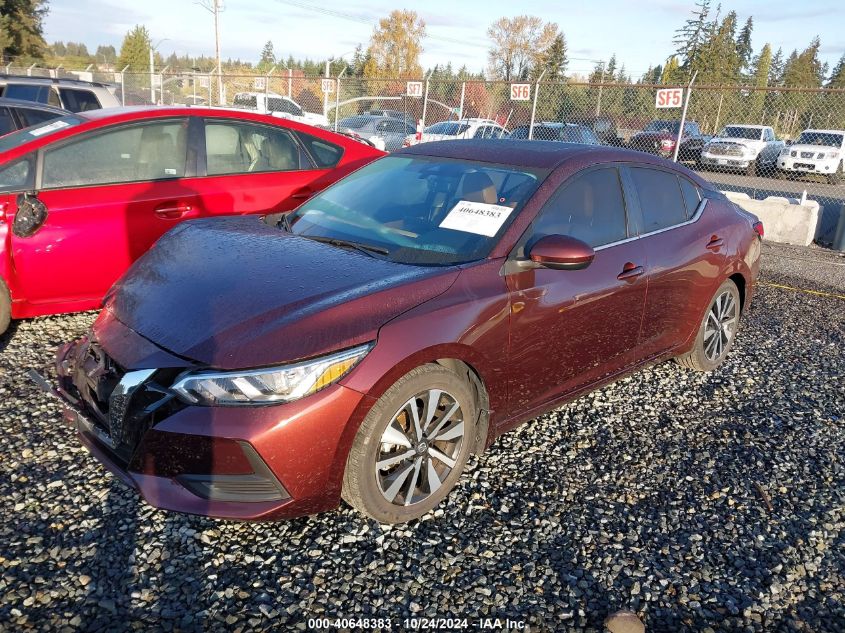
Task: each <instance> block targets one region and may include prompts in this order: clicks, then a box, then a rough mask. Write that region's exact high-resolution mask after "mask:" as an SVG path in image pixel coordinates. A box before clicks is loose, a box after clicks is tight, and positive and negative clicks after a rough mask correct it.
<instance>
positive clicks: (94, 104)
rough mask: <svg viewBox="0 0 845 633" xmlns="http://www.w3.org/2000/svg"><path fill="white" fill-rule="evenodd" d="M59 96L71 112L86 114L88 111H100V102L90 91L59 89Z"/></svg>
mask: <svg viewBox="0 0 845 633" xmlns="http://www.w3.org/2000/svg"><path fill="white" fill-rule="evenodd" d="M59 95H60V96H61V98H62V102H63V103H64V107H65V109H66V110H70V111H71V112H86V111H88V110H99V109H100V102H99V101H98V100H97V97H96V96H95V95H94V93H93V92H91V91H90V90H79V89H77V88H59Z"/></svg>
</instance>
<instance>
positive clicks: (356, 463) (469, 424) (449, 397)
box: [341, 364, 479, 523]
mask: <svg viewBox="0 0 845 633" xmlns="http://www.w3.org/2000/svg"><path fill="white" fill-rule="evenodd" d="M437 392H440V393H439V394H438V393H437ZM432 393H435V394H436V395H435V397H436V398H437V403H438V406H437V407H436V408H435V417H433V418H428V415H427V409H428V397H429V395H430V394H432ZM455 405H457V407H458V408H457V409H456V410H455V409H454V406H455ZM411 407H414V408H416V410H417V412H418V416H419V418H420V427H421V428H422V429H425V423H426V419H428V420H429V426H428V429H427V430H428V433H432V432H434V433H436V435H426V432H425V431H424V432H423V437H422V439H419V437H418V435H417V434H416V431H415V425H414V422H413V416H412V414H411ZM450 411H451V412H452V414H451V416H449V415H447V413H448V412H450ZM478 413H479V408H478V404H477V402H476V399H475V395H474V390H473V388H472V386H471V385H469V384H467V383H466V381H465V380H464V379H462V378H461V377H460V376H459V375H458V374H456V373H455V372H453V371H451V370H449V369H447V368H445V367H442V366H440V365H435V364H429V365H423V366H421V367H417V368H416V369H414V370H412V371H410V372H409V373H408V374H406V375H405V376H403V377H402V378H400V379H399V380H398V381H397V382H396V383H395V384H394V385H393V386H392V387H390V389H388V390H387V391H386V392H385V393H384V395H382V396H381V398H379V399H378V401H377V402H376V403H375V405H373V408H372V409H371V410H370V412H369V413H368V414H367V417H366V418H364V421H363V423H362V424H361V428H360V429H358V433H357V435H356V436H355V440H354V441H353V443H352V448H351V449H350V451H349V456H348V457H347V459H346V470H345V471H344V473H343V489H342V492H341V495H342V496H343V499H344V500H345V501H346V502H347V503H348V504H349V505H351V506H352V507H354V508H355V509H356V510H358V511H359V512H361V513H362V514H364V515H366V516H368V517H370V518H373V519H375V520H376V521H379V522H380V523H404V522H406V521H411V520H413V519H416V518H419V517H421V516H423V515H424V514H425V513H427V512H429V511H430V510H432V509H434V508H435V507H437V505H439V504H440V502H441V501H442V500H443V499H444V498H445V497H446V495H448V494H449V492H450V491H451V490H452V488H453V487H454V486H455V484H456V483H457V481H458V479H460V476H461V473H462V472H463V469H464V466H465V465H466V461H467V458H468V457H469V455H470V453H471V452H472V448H473V438H475V424H476V421H477V419H478ZM388 427H390V428H389V429H388ZM406 433H407V434H406ZM458 433H462V435H460V437H458V436H457V435H456V434H458ZM435 438H438V439H435ZM388 440H395V441H394V442H390V441H388ZM438 454H439V455H438ZM403 455H404V457H403ZM441 457H442V458H445V461H444V460H442V459H441ZM391 460H392V462H393V463H388V464H386V467H385V468H379V467H378V466H377V463H378V462H391ZM449 463H451V464H452V465H451V466H449ZM432 471H433V473H432ZM435 481H439V482H440V484H439V485H437V484H436V483H435ZM413 483H416V485H415V486H414V487H413V489H412V484H413Z"/></svg>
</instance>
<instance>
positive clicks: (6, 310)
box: [0, 279, 12, 334]
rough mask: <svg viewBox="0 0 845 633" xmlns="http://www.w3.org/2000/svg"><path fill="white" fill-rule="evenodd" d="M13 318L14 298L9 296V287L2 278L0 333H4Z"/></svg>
mask: <svg viewBox="0 0 845 633" xmlns="http://www.w3.org/2000/svg"><path fill="white" fill-rule="evenodd" d="M11 318H12V298H11V297H10V296H9V289H8V288H7V287H6V284H5V283H3V280H2V279H0V334H3V332H5V331H6V330H7V329H8V327H9V323H10V321H11Z"/></svg>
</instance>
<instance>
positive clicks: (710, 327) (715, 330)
mask: <svg viewBox="0 0 845 633" xmlns="http://www.w3.org/2000/svg"><path fill="white" fill-rule="evenodd" d="M737 317H738V314H737V303H736V301H735V300H734V296H733V294H732V293H731V292H730V291H727V290H726V291H725V292H723V293H722V294H720V295H719V296H718V297H716V300H715V301H714V302H713V305H712V306H710V311H709V312H708V313H707V321H706V322H705V324H704V355H705V356H707V360H709V361H711V362H716V361H717V360H719V359H720V358H721V357H722V356H723V355H724V354H725V353H726V351H727V349H728V345H729V344H730V342H731V339H733V336H734V334H735V333H736V325H737Z"/></svg>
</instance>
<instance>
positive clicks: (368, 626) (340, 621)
mask: <svg viewBox="0 0 845 633" xmlns="http://www.w3.org/2000/svg"><path fill="white" fill-rule="evenodd" d="M394 628H395V629H397V630H405V631H408V630H410V631H429V630H431V631H439V630H442V629H448V630H453V631H454V630H462V629H466V630H473V631H478V630H486V631H497V630H498V631H525V632H528V631H530V630H531V629H530V627H529V625H528V624H527V623H526V622H525V621H524V620H519V619H511V618H496V617H492V618H491V617H487V618H425V617H423V618H402V619H400V620H396V621H394V620H393V619H391V618H378V617H376V618H309V619H308V630H310V631H313V630H318V631H320V630H326V631H332V630H338V629H344V630H352V629H360V630H371V631H386V630H391V629H394Z"/></svg>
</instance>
